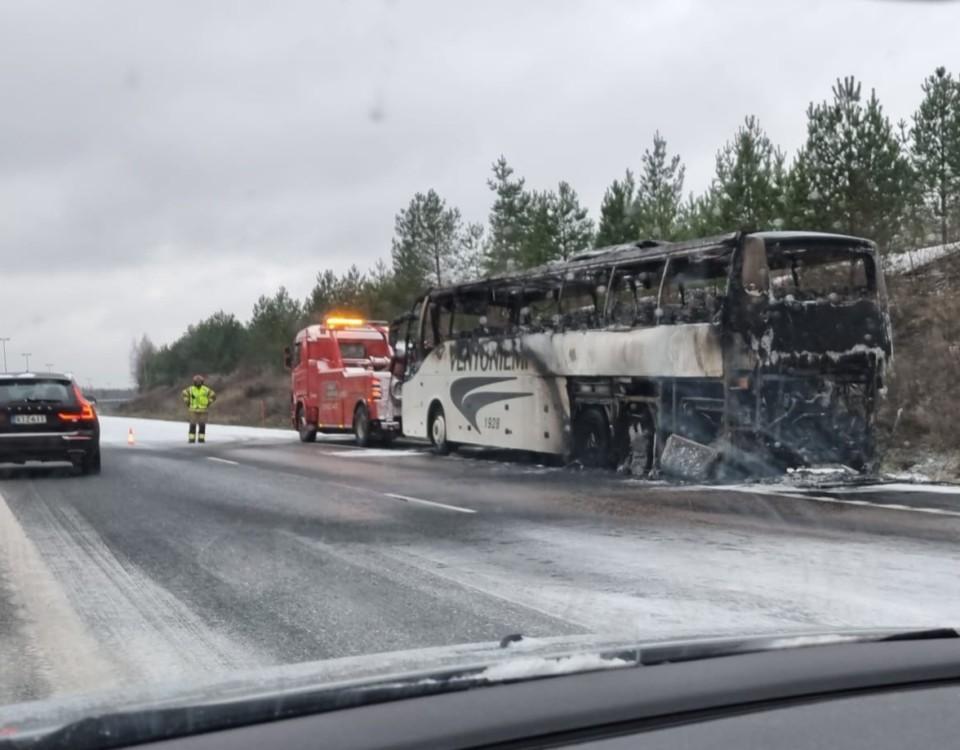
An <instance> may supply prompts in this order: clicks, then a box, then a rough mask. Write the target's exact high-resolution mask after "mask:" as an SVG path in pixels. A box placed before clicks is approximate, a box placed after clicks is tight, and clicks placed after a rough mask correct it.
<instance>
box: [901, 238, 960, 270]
mask: <svg viewBox="0 0 960 750" xmlns="http://www.w3.org/2000/svg"><path fill="white" fill-rule="evenodd" d="M958 251H960V242H949V243H947V244H946V245H931V246H930V247H920V248H917V249H916V250H908V251H907V252H905V253H896V254H894V255H888V256H886V257H885V258H884V261H883V267H884V271H885V272H886V273H888V274H902V273H910V272H911V271H916V270H918V269H920V268H923V267H924V266H926V265H929V264H930V263H933V262H934V261H935V260H940V258H945V257H947V256H948V255H953V254H954V253H956V252H958Z"/></svg>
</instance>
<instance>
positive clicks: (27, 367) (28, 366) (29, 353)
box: [20, 352, 32, 372]
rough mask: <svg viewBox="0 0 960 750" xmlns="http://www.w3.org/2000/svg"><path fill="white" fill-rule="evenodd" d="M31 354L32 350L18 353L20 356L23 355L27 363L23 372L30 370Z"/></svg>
mask: <svg viewBox="0 0 960 750" xmlns="http://www.w3.org/2000/svg"><path fill="white" fill-rule="evenodd" d="M31 354H32V352H23V353H22V354H21V355H20V356H21V357H23V359H24V360H25V361H26V363H27V366H26V369H25V372H30V355H31Z"/></svg>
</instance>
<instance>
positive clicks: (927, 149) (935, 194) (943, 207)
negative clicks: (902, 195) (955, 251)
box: [910, 67, 960, 243]
mask: <svg viewBox="0 0 960 750" xmlns="http://www.w3.org/2000/svg"><path fill="white" fill-rule="evenodd" d="M922 88H923V101H922V102H921V103H920V107H919V108H918V109H917V111H916V112H915V113H914V115H913V127H912V128H911V130H910V145H911V149H910V152H911V153H910V156H911V161H912V163H913V168H914V170H915V171H916V174H917V178H918V181H919V185H920V190H921V191H922V200H923V204H924V206H925V207H926V209H927V210H928V211H929V214H930V216H931V217H932V218H933V220H934V222H935V223H936V226H937V231H938V235H939V238H940V241H941V242H943V243H947V242H949V241H950V240H951V239H953V238H955V237H960V233H958V228H957V226H956V225H955V223H954V222H956V221H957V220H958V219H960V82H958V81H956V80H954V78H953V76H952V75H951V74H949V73H947V70H946V68H944V67H939V68H937V69H936V71H935V72H934V74H933V75H931V76H929V77H928V78H927V79H926V80H925V81H924V82H923V86H922Z"/></svg>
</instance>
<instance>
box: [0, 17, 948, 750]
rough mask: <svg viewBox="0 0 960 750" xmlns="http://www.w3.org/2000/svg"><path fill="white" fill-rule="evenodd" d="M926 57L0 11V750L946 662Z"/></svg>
mask: <svg viewBox="0 0 960 750" xmlns="http://www.w3.org/2000/svg"><path fill="white" fill-rule="evenodd" d="M958 29H960V2H936V3H933V2H931V3H919V2H909V1H907V0H854V1H851V2H842V3H815V2H801V0H784V2H776V3H770V2H763V1H762V0H735V1H734V2H724V3H718V2H711V1H710V0H684V1H683V2H676V1H674V0H649V2H643V3H637V2H628V1H627V0H562V1H560V0H511V1H508V0H489V1H488V2H473V3H468V2H459V3H454V2H445V1H444V0H355V1H354V2H346V3H345V2H332V1H331V0H326V1H324V2H308V1H307V0H277V2H269V3H266V2H255V1H254V0H237V2H231V3H219V2H215V1H214V0H192V1H189V2H188V1H187V0H163V1H161V0H152V1H147V2H138V3H129V2H122V0H114V2H70V1H69V0H41V1H40V2H38V1H37V0H4V2H0V102H2V103H3V111H2V114H0V368H2V370H0V745H2V742H3V740H4V739H5V738H8V737H10V738H13V739H14V740H17V741H20V740H23V741H26V740H25V738H26V737H27V736H28V735H29V736H35V735H33V734H30V733H31V732H40V733H41V734H42V732H44V731H46V730H47V729H49V728H50V727H53V726H56V725H63V724H67V723H70V722H75V721H83V720H90V721H91V722H93V724H95V722H96V721H97V720H98V717H102V716H104V715H105V714H107V713H117V712H124V711H128V710H132V711H145V710H149V709H151V708H157V707H160V706H166V707H169V706H174V705H177V706H184V705H193V706H210V705H213V704H214V703H216V704H217V705H223V706H227V705H228V704H229V706H231V708H230V709H229V712H232V713H230V717H229V722H233V723H235V724H242V723H243V721H244V715H245V714H244V710H245V706H246V704H245V700H246V699H247V698H248V697H250V696H253V695H257V696H259V698H260V699H262V700H263V701H266V703H264V704H263V705H273V706H275V708H276V711H277V713H282V710H281V708H282V706H281V704H280V703H277V704H271V703H270V700H272V699H273V698H274V697H276V695H277V694H278V693H281V692H283V691H284V690H286V689H289V690H290V691H291V692H295V693H297V695H300V692H299V691H300V690H301V689H302V690H308V689H312V688H313V687H316V686H324V689H325V690H326V689H329V690H337V689H340V688H341V687H342V686H343V685H345V684H347V683H350V684H352V685H354V688H355V692H354V693H350V695H352V696H354V697H355V698H357V700H360V698H359V697H357V696H359V694H360V693H363V696H362V699H363V700H371V701H372V700H379V699H380V698H383V697H384V696H385V694H384V693H382V692H378V691H366V692H364V691H362V690H360V691H356V684H357V681H358V680H370V681H377V680H387V679H388V678H390V677H391V676H396V675H398V674H402V675H406V676H408V677H409V676H410V675H419V676H421V677H424V675H426V677H424V679H429V680H433V682H424V683H423V684H420V687H421V688H422V687H424V685H429V686H430V689H431V690H434V689H435V690H437V691H440V690H447V689H455V688H456V686H457V685H460V686H462V685H463V683H462V682H457V680H459V679H460V678H459V677H457V678H456V679H454V678H452V677H449V675H448V676H447V678H444V679H442V680H441V679H438V678H436V677H435V675H436V673H437V670H440V671H444V670H447V671H450V670H453V671H456V670H460V669H464V668H465V666H466V665H469V667H470V669H471V670H474V672H471V675H470V679H471V680H475V682H476V684H477V685H480V684H493V683H497V682H501V681H504V680H507V681H510V680H513V679H517V680H522V679H526V678H527V677H531V676H536V675H537V674H538V673H537V670H536V669H532V670H530V671H525V670H524V662H523V660H524V659H538V658H540V657H541V656H543V655H544V654H550V655H551V656H552V657H557V658H561V657H560V656H558V655H563V658H568V657H569V658H573V661H567V662H564V665H565V666H564V667H563V669H564V670H566V671H574V672H576V671H585V670H588V669H592V668H595V667H596V668H599V667H605V666H608V664H607V663H606V662H600V661H597V659H598V658H599V657H598V656H597V655H598V654H600V653H606V651H607V649H608V648H614V649H615V650H616V649H627V650H628V651H629V650H630V649H636V648H637V647H638V646H637V644H650V643H654V642H661V641H665V640H670V641H674V640H681V641H683V640H687V639H701V638H705V639H711V638H718V637H725V638H733V639H741V638H745V637H747V636H751V635H760V636H764V637H766V638H768V639H770V642H772V643H774V644H776V643H778V642H779V641H777V638H779V637H786V636H787V635H796V634H798V633H803V634H808V635H810V634H812V635H817V636H818V637H819V636H823V637H827V636H828V635H829V636H830V637H833V636H834V635H835V634H836V633H838V632H841V631H843V632H846V631H847V630H850V629H854V630H859V629H862V628H881V629H884V630H885V631H886V630H887V629H889V630H892V631H902V630H904V629H908V628H924V629H926V628H941V627H949V626H955V625H957V624H960V576H958V575H957V572H958V571H960V547H958V545H957V540H958V538H960V378H958V377H957V373H958V372H960V292H958V290H960V56H958V44H957V42H958ZM195 382H197V383H200V382H202V383H203V384H204V386H205V387H204V388H202V389H201V388H194V387H192V385H193V384H194V383H195ZM574 657H575V658H574ZM627 661H628V662H629V659H628V660H627ZM493 665H499V666H497V668H496V669H495V670H494V671H493V672H491V675H493V676H490V677H489V679H486V678H484V679H479V678H477V674H481V673H482V674H485V673H484V672H483V670H486V669H487V668H491V669H492V668H493ZM598 665H599V666H598ZM690 667H691V672H690V675H691V680H692V682H696V677H697V671H696V667H695V666H694V665H693V664H692V663H691V665H690ZM444 674H447V672H444ZM430 675H433V676H430ZM411 679H412V678H411ZM391 684H393V683H391ZM397 684H399V683H397ZM404 684H406V683H404ZM473 684H474V683H473V682H471V685H473ZM554 684H556V683H554ZM527 688H529V689H531V690H536V689H538V683H534V682H533V681H531V682H530V684H529V685H526V686H525V688H524V689H527ZM481 689H482V688H478V691H479V690H481ZM473 692H474V691H466V692H465V693H464V694H465V695H469V694H472V693H473ZM488 695H489V693H488ZM327 697H329V696H327ZM287 698H289V694H287ZM351 700H353V698H351ZM308 703H309V702H308V701H304V702H302V703H299V704H298V705H299V706H300V708H302V709H303V710H307V709H306V708H304V706H308ZM325 705H328V706H331V707H336V705H343V704H337V703H336V701H335V700H333V699H331V700H330V701H329V703H327V704H325ZM407 705H410V704H407ZM224 711H227V709H226V708H224ZM206 715H207V716H208V718H209V717H210V716H213V714H206ZM216 715H217V716H221V714H220V713H217V714H216ZM224 715H225V714H224ZM250 716H251V717H253V719H251V720H254V719H255V720H258V721H259V720H260V718H263V715H262V714H260V713H256V712H254V713H252V714H250ZM491 720H492V719H491ZM93 724H88V725H86V726H88V728H89V727H91V726H93ZM126 726H128V727H139V729H140V730H142V732H141V734H139V735H137V737H138V740H137V741H148V740H153V739H156V738H157V737H159V736H161V735H162V732H163V731H166V730H165V729H164V727H166V728H171V727H172V728H173V729H171V730H170V731H176V732H188V731H190V730H191V729H192V728H194V727H196V726H199V725H195V724H193V723H191V722H190V721H184V722H180V723H178V722H177V721H174V720H172V719H171V718H170V717H169V716H167V717H164V716H163V715H156V716H154V717H153V718H149V719H145V718H141V719H138V720H137V721H132V722H131V723H129V724H127V725H126ZM155 732H160V734H155ZM94 735H96V736H101V739H102V736H106V735H105V734H104V733H103V732H99V733H97V732H92V730H91V736H94ZM103 741H104V742H106V740H103ZM118 741H119V740H118Z"/></svg>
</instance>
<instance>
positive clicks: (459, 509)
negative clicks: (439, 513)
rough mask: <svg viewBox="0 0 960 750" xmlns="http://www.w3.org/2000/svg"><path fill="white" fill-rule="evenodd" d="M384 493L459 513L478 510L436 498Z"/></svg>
mask: <svg viewBox="0 0 960 750" xmlns="http://www.w3.org/2000/svg"><path fill="white" fill-rule="evenodd" d="M381 494H382V495H384V496H386V497H392V498H393V499H394V500H402V501H403V502H405V503H417V504H418V505H429V506H431V507H434V508H443V509H444V510H453V511H456V512H457V513H476V512H477V511H475V510H473V509H472V508H462V507H460V506H459V505H447V504H446V503H438V502H436V501H434V500H423V499H422V498H419V497H410V496H409V495H398V494H397V493H395V492H383V493H381Z"/></svg>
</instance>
